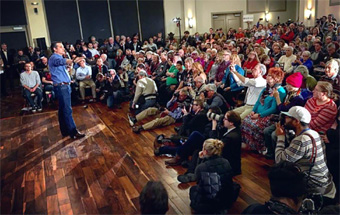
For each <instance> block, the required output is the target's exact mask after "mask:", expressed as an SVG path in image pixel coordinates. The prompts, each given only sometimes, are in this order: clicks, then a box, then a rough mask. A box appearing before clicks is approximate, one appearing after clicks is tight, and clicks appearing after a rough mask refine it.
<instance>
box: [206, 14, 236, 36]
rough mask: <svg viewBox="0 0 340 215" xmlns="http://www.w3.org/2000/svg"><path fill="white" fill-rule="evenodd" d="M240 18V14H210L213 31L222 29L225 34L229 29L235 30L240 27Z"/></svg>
mask: <svg viewBox="0 0 340 215" xmlns="http://www.w3.org/2000/svg"><path fill="white" fill-rule="evenodd" d="M241 18H242V17H241V12H236V13H225V14H212V26H213V28H214V29H215V30H216V29H220V28H222V29H223V32H225V33H227V32H228V30H229V29H230V28H233V29H236V30H237V29H238V28H239V27H242V22H241Z"/></svg>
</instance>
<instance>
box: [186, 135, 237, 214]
mask: <svg viewBox="0 0 340 215" xmlns="http://www.w3.org/2000/svg"><path fill="white" fill-rule="evenodd" d="M223 146H224V144H223V142H222V141H220V140H214V139H208V140H206V141H205V142H204V144H203V148H202V151H201V152H200V153H199V156H200V158H201V159H203V162H202V163H201V164H199V165H198V166H197V167H196V170H195V175H196V178H197V185H196V186H193V187H191V188H190V193H189V195H190V201H191V202H190V206H191V208H192V209H193V210H194V211H195V213H197V214H212V213H221V212H222V211H225V210H226V209H228V208H230V206H231V204H232V203H233V201H234V199H236V198H234V191H233V180H232V176H233V174H232V169H231V166H230V164H229V162H228V160H226V159H225V158H222V157H221V153H222V149H223Z"/></svg>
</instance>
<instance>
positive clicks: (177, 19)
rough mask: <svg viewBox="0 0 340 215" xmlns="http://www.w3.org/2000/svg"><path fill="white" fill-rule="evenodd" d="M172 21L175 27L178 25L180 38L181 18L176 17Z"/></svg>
mask: <svg viewBox="0 0 340 215" xmlns="http://www.w3.org/2000/svg"><path fill="white" fill-rule="evenodd" d="M172 21H173V22H174V23H176V25H177V27H178V31H179V38H182V35H181V18H179V17H176V18H173V19H172Z"/></svg>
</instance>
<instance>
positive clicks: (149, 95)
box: [144, 93, 157, 100]
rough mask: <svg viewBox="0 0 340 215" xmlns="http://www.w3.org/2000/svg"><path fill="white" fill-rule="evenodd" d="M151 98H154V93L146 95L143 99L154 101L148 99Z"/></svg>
mask: <svg viewBox="0 0 340 215" xmlns="http://www.w3.org/2000/svg"><path fill="white" fill-rule="evenodd" d="M153 96H154V97H156V96H157V94H155V93H153V94H147V95H145V96H144V98H145V99H147V100H149V99H156V98H150V97H153Z"/></svg>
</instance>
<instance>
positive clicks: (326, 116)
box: [305, 98, 337, 132]
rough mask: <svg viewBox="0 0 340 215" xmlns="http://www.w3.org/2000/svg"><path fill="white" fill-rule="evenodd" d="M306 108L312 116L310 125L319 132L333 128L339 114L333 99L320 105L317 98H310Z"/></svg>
mask: <svg viewBox="0 0 340 215" xmlns="http://www.w3.org/2000/svg"><path fill="white" fill-rule="evenodd" d="M305 108H306V109H307V110H308V111H309V113H310V114H311V116H312V120H311V121H310V124H309V127H310V128H311V129H313V130H315V131H317V132H320V131H323V132H326V131H327V130H328V129H330V128H331V126H332V124H333V123H334V121H335V118H336V114H337V107H336V104H335V102H334V101H333V100H332V99H331V100H330V101H329V102H327V103H325V104H323V105H318V104H317V103H316V99H315V98H310V99H308V101H307V103H306V105H305Z"/></svg>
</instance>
